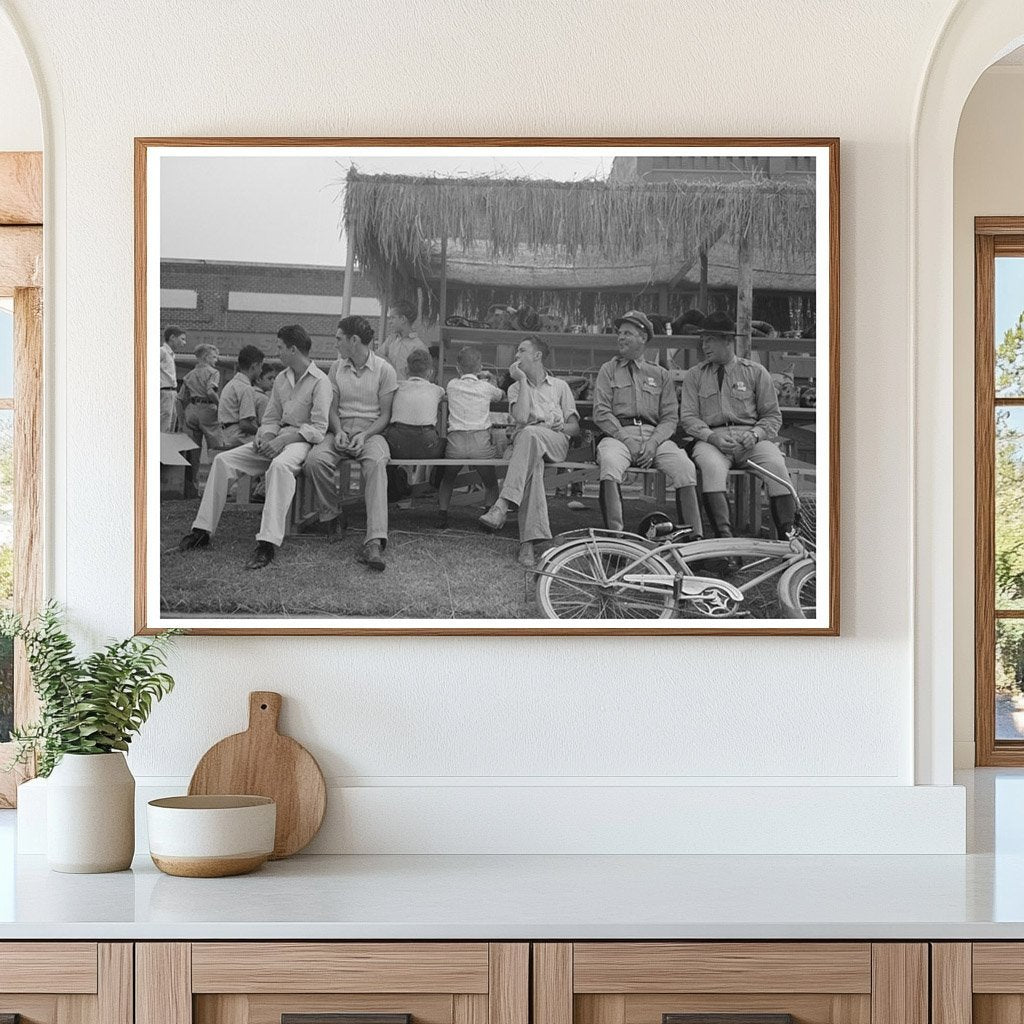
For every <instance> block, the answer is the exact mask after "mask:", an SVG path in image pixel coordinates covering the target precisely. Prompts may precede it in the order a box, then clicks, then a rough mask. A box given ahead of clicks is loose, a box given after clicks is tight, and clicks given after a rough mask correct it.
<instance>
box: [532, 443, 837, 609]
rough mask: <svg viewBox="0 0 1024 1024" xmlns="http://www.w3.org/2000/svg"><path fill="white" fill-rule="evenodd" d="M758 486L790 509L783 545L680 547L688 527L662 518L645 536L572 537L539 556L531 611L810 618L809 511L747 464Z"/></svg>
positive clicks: (741, 540) (722, 542)
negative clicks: (780, 495)
mask: <svg viewBox="0 0 1024 1024" xmlns="http://www.w3.org/2000/svg"><path fill="white" fill-rule="evenodd" d="M744 468H745V469H747V470H748V471H749V472H751V473H753V474H754V475H755V476H758V477H760V478H761V479H762V480H765V481H767V480H773V481H775V482H776V483H779V484H781V485H784V486H786V487H788V489H789V491H790V493H791V494H792V495H793V498H794V499H795V501H796V507H797V516H796V523H795V527H794V529H793V531H792V532H791V533H790V535H789V536H788V537H787V538H785V539H780V540H761V539H760V538H747V537H724V538H720V539H717V540H699V541H692V542H687V537H688V535H689V533H690V528H689V527H684V528H681V529H680V528H677V527H676V526H675V525H674V524H673V523H672V522H671V521H670V520H668V518H667V517H664V516H660V515H659V516H657V517H648V519H660V520H661V521H660V522H655V523H653V524H652V526H651V528H650V529H649V530H647V535H646V536H644V535H641V534H639V533H636V534H633V533H626V532H621V533H620V532H618V531H614V530H602V529H594V528H592V529H588V530H573V531H572V532H570V533H564V534H561V535H560V536H559V537H558V538H557V539H558V541H560V543H557V544H556V545H555V546H553V547H551V548H549V549H548V550H547V551H546V552H545V553H544V555H543V556H542V557H541V560H540V562H539V564H538V565H537V568H536V569H535V573H536V597H537V603H538V605H539V606H540V608H541V610H542V611H543V613H544V616H545V617H547V618H551V619H671V618H707V619H720V618H739V617H743V618H784V619H808V618H814V615H815V608H816V593H815V591H816V577H817V569H816V560H815V539H816V534H815V508H814V500H813V499H812V498H810V497H804V498H803V499H801V497H800V495H799V494H797V491H796V488H795V487H793V485H792V483H791V482H790V481H788V480H783V479H782V478H780V477H777V476H775V474H773V473H771V472H770V471H768V470H766V469H763V468H762V467H760V466H755V465H754V464H753V463H748V464H747V465H746V466H745V467H744Z"/></svg>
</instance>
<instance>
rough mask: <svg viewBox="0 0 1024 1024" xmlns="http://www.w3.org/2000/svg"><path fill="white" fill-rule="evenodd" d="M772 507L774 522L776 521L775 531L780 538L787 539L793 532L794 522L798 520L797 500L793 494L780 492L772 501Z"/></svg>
mask: <svg viewBox="0 0 1024 1024" xmlns="http://www.w3.org/2000/svg"><path fill="white" fill-rule="evenodd" d="M770 505H771V507H772V522H773V523H775V533H776V534H777V535H778V538H779V540H786V539H787V538H788V537H789V535H790V534H791V533H792V532H793V524H794V522H795V520H796V502H795V501H794V500H793V495H792V494H779V495H777V496H776V497H774V498H772V499H771V501H770Z"/></svg>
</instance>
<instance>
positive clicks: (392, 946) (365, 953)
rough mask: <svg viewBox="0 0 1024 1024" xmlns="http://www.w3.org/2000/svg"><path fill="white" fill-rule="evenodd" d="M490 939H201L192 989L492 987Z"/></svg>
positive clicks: (194, 957)
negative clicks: (384, 940) (413, 940)
mask: <svg viewBox="0 0 1024 1024" xmlns="http://www.w3.org/2000/svg"><path fill="white" fill-rule="evenodd" d="M488 966H489V956H488V948H487V943H486V942H390V943H389V942H381V943H376V942H363V943H331V942H322V943H311V942H302V943H288V942H225V943H216V942H196V943H194V944H193V945H192V991H193V992H196V993H199V992H467V993H468V992H472V993H485V992H487V990H488Z"/></svg>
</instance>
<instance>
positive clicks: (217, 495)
mask: <svg viewBox="0 0 1024 1024" xmlns="http://www.w3.org/2000/svg"><path fill="white" fill-rule="evenodd" d="M309 449H310V445H309V444H308V443H307V442H306V441H294V442H293V443H292V444H290V445H287V446H286V447H285V449H284V451H283V452H281V454H280V455H278V456H277V457H276V458H274V459H270V458H267V456H266V455H259V454H258V453H257V452H256V450H255V449H254V448H253V446H252V445H251V444H246V445H242V447H241V448H232V449H231V450H230V451H227V452H221V453H220V454H219V455H217V457H216V458H215V459H214V460H213V465H212V466H210V478H209V479H208V480H207V481H206V488H205V490H204V491H203V500H202V502H201V503H200V505H199V513H198V514H197V515H196V518H195V522H194V523H193V524H192V526H193V527H195V528H197V529H200V530H208V531H209V532H210V533H214V532H215V531H216V529H217V523H218V522H220V514H221V512H223V511H224V503H225V502H226V501H227V500H228V488H230V486H231V484H232V483H233V482H234V481H235V480H237V479H238V478H239V476H241V475H242V474H243V473H246V474H248V475H249V476H257V475H258V474H259V473H264V472H265V473H266V475H267V483H266V489H267V500H266V502H265V503H264V505H263V518H262V519H261V520H260V532H259V533H257V534H256V539H257V540H265V541H267V542H269V543H270V544H275V545H277V546H278V547H280V546H281V544H282V543H283V541H284V531H285V527H286V526H287V524H288V509H289V508H291V504H292V498H294V497H295V477H296V476H297V475H298V473H299V470H300V469H302V463H303V461H304V460H305V458H306V456H307V455H308V454H309Z"/></svg>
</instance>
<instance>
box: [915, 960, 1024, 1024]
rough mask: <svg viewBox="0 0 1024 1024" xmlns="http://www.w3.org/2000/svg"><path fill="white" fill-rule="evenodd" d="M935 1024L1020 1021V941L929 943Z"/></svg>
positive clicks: (1023, 989) (1023, 972)
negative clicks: (930, 948)
mask: <svg viewBox="0 0 1024 1024" xmlns="http://www.w3.org/2000/svg"><path fill="white" fill-rule="evenodd" d="M932 961H933V964H934V967H933V977H934V993H935V994H934V1007H935V1024H972V1022H974V1024H1017V1022H1020V1021H1022V1020H1024V942H975V943H935V944H934V945H933V947H932Z"/></svg>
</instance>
